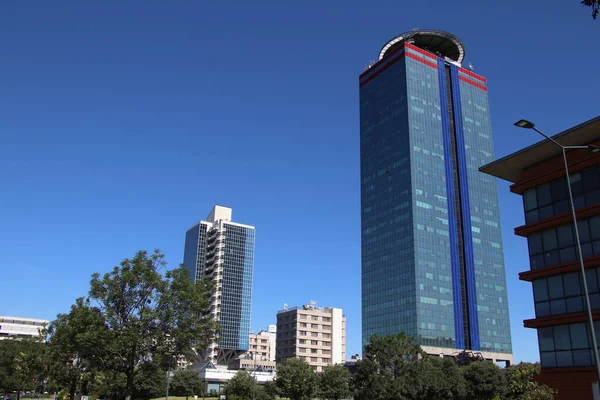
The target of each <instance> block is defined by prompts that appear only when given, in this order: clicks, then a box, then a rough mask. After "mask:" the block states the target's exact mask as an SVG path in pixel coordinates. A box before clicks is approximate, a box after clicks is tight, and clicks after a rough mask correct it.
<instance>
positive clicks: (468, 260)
mask: <svg viewBox="0 0 600 400" xmlns="http://www.w3.org/2000/svg"><path fill="white" fill-rule="evenodd" d="M450 72H451V81H452V94H453V95H452V104H453V107H454V130H455V132H456V153H457V156H458V176H459V180H460V197H461V204H460V207H461V211H462V228H463V239H464V249H465V267H466V277H465V278H466V281H467V300H468V301H467V309H468V311H469V326H470V331H469V334H470V339H471V350H480V343H479V318H478V316H477V292H476V290H475V260H474V257H473V234H472V232H471V205H470V202H469V185H468V182H467V156H466V149H465V132H464V129H463V117H462V105H461V98H460V81H459V79H458V67H457V66H456V65H450Z"/></svg>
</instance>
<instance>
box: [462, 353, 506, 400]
mask: <svg viewBox="0 0 600 400" xmlns="http://www.w3.org/2000/svg"><path fill="white" fill-rule="evenodd" d="M462 372H463V376H464V377H465V380H466V382H467V398H469V399H477V400H493V399H496V398H502V396H503V395H504V394H505V393H506V392H507V389H508V386H507V382H506V375H505V374H504V371H502V370H501V369H500V368H499V367H498V366H497V365H496V364H493V363H491V362H487V361H477V362H473V363H470V364H468V365H466V366H464V367H462Z"/></svg>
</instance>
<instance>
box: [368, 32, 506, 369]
mask: <svg viewBox="0 0 600 400" xmlns="http://www.w3.org/2000/svg"><path fill="white" fill-rule="evenodd" d="M464 55H465V48H464V45H463V43H462V42H461V41H460V39H458V38H457V37H456V36H454V35H452V34H449V33H447V32H443V31H437V30H414V31H411V32H407V33H404V34H402V35H399V36H397V37H395V38H393V39H392V40H390V41H389V42H387V43H386V44H385V46H383V48H382V49H381V51H380V53H379V61H377V62H376V63H375V64H373V65H371V66H370V67H369V68H368V69H367V70H366V71H365V72H364V73H363V74H362V75H360V79H359V82H360V161H361V217H362V218H361V222H362V236H361V239H362V336H363V344H366V343H368V342H369V339H370V337H371V336H372V335H373V334H377V335H387V334H397V333H398V332H400V331H404V332H406V333H407V334H408V335H410V336H412V337H413V338H414V339H415V340H416V342H417V343H419V344H420V345H421V346H423V349H424V350H425V351H426V352H429V353H431V354H455V353H457V352H459V351H460V350H473V351H476V352H482V353H483V355H484V356H485V357H486V358H490V359H495V360H503V361H507V362H511V361H512V348H511V339H510V326H509V318H508V303H507V294H506V279H505V273H504V258H503V252H502V237H501V230H500V216H499V212H498V195H497V190H496V183H495V181H494V179H492V178H490V177H488V176H486V175H484V174H482V173H480V172H479V171H478V168H479V167H480V166H482V165H484V164H487V163H489V162H491V161H492V160H493V158H494V155H493V143H492V129H491V124H490V112H489V105H488V93H487V85H486V79H485V78H483V77H481V76H479V75H476V74H474V73H473V72H472V71H471V69H465V68H462V67H461V62H462V61H463V59H464Z"/></svg>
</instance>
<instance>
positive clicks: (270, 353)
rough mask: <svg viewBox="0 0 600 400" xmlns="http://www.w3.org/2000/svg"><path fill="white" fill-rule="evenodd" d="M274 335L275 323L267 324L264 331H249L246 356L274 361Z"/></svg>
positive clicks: (275, 331)
mask: <svg viewBox="0 0 600 400" xmlns="http://www.w3.org/2000/svg"><path fill="white" fill-rule="evenodd" d="M276 337H277V326H276V325H269V326H268V327H267V330H266V331H260V332H258V333H250V348H249V349H248V353H247V354H248V357H249V358H250V359H252V360H261V361H275V343H276Z"/></svg>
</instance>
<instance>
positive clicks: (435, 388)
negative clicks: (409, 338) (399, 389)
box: [403, 357, 466, 400]
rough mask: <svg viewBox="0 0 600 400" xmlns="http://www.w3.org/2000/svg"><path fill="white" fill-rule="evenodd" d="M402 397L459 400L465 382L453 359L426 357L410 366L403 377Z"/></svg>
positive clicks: (463, 394)
mask: <svg viewBox="0 0 600 400" xmlns="http://www.w3.org/2000/svg"><path fill="white" fill-rule="evenodd" d="M403 386H404V391H403V392H404V395H405V397H406V398H410V399H415V400H416V399H419V400H438V399H444V400H459V399H464V398H465V395H466V382H465V379H464V377H463V375H462V374H461V371H460V369H459V367H458V365H457V364H456V361H455V360H454V359H453V358H439V357H426V358H424V359H422V360H420V361H418V362H414V363H412V364H410V365H409V366H408V367H407V369H406V374H405V375H404V382H403Z"/></svg>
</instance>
